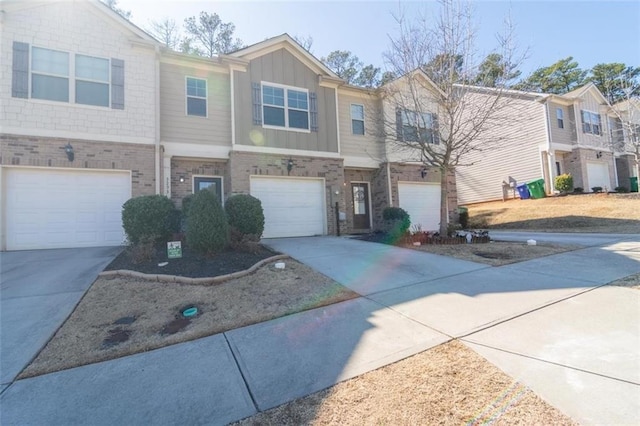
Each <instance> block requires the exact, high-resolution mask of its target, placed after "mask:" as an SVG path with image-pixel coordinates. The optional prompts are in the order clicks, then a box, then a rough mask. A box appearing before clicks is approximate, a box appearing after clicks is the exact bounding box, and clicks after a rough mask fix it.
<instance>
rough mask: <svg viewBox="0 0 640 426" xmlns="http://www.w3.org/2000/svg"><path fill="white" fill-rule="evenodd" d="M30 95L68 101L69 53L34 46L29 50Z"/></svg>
mask: <svg viewBox="0 0 640 426" xmlns="http://www.w3.org/2000/svg"><path fill="white" fill-rule="evenodd" d="M31 97H32V98H34V99H46V100H48V101H59V102H69V54H68V53H67V52H60V51H57V50H51V49H43V48H40V47H34V48H33V49H32V50H31Z"/></svg>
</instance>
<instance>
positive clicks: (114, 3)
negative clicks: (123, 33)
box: [100, 0, 131, 21]
mask: <svg viewBox="0 0 640 426" xmlns="http://www.w3.org/2000/svg"><path fill="white" fill-rule="evenodd" d="M100 1H102V3H104V4H106V5H107V6H108V7H109V9H111V10H113V11H114V12H116V13H117V14H118V15H120V16H122V17H123V18H124V19H126V20H127V21H129V20H131V11H130V10H124V9H122V8H120V7H118V0H100Z"/></svg>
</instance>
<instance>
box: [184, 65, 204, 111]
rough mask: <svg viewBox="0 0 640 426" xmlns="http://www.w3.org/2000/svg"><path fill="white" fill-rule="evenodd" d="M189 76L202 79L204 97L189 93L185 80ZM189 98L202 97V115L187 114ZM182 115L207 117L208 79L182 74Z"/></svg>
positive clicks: (186, 80)
mask: <svg viewBox="0 0 640 426" xmlns="http://www.w3.org/2000/svg"><path fill="white" fill-rule="evenodd" d="M190 78H191V79H193V80H202V81H204V93H205V96H204V98H203V97H202V96H194V95H189V92H188V88H187V82H188V81H189V79H190ZM189 98H194V99H204V106H205V114H204V115H194V114H189ZM184 115H186V116H187V117H196V118H209V80H207V79H206V78H200V77H194V76H191V75H185V76H184Z"/></svg>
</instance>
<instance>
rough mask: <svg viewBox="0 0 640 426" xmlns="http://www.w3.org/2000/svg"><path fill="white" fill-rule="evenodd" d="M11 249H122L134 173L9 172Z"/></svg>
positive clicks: (6, 172) (8, 209)
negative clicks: (124, 210) (125, 206)
mask: <svg viewBox="0 0 640 426" xmlns="http://www.w3.org/2000/svg"><path fill="white" fill-rule="evenodd" d="M4 181H5V182H4V186H5V188H6V201H5V209H6V210H5V212H6V214H5V217H6V231H7V250H27V249H44V248H65V247H99V246H116V245H120V244H122V242H123V239H124V231H123V229H122V218H121V215H122V204H124V202H125V201H127V200H128V199H129V198H130V197H131V178H130V174H129V172H98V171H89V170H51V169H36V168H33V169H28V168H24V169H20V168H6V169H5V171H4Z"/></svg>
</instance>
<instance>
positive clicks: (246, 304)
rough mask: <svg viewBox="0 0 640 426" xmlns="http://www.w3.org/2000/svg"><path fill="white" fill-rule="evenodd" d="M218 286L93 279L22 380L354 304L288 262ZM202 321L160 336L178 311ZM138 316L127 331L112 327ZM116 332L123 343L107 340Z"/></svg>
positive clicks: (348, 294) (338, 288)
mask: <svg viewBox="0 0 640 426" xmlns="http://www.w3.org/2000/svg"><path fill="white" fill-rule="evenodd" d="M285 264H286V268H285V269H275V268H274V266H273V264H269V265H266V266H263V267H262V268H260V269H259V270H258V271H257V272H256V273H254V274H252V275H248V276H245V277H242V278H238V279H234V280H230V281H227V282H224V283H222V284H217V285H190V284H176V283H160V282H153V281H144V280H141V279H135V278H124V277H122V278H120V277H119V278H111V279H109V278H106V277H100V278H98V279H97V280H96V281H95V282H94V283H93V285H92V286H91V288H90V289H89V291H88V292H87V293H86V294H85V296H84V297H83V299H82V300H81V301H80V303H79V304H78V306H77V307H76V309H75V311H74V312H73V313H72V314H71V316H70V317H69V319H68V320H67V321H66V322H65V323H64V324H63V325H62V327H61V328H60V329H59V330H58V331H57V333H56V334H55V335H54V337H53V338H52V339H51V340H50V341H49V343H47V345H46V346H45V347H44V348H43V349H42V351H41V352H40V353H39V354H38V356H37V357H36V359H35V360H34V361H33V362H32V363H31V365H29V366H28V367H27V368H26V369H25V370H24V371H23V372H22V374H21V375H20V378H25V377H31V376H36V375H40V374H45V373H49V372H53V371H58V370H63V369H67V368H72V367H76V366H79V365H85V364H90V363H94V362H98V361H105V360H108V359H113V358H119V357H122V356H125V355H130V354H133V353H138V352H144V351H148V350H151V349H156V348H160V347H163V346H167V345H172V344H176V343H180V342H185V341H188V340H193V339H198V338H200V337H205V336H210V335H212V334H216V333H221V332H223V331H227V330H232V329H235V328H239V327H243V326H246V325H250V324H255V323H258V322H262V321H267V320H270V319H273V318H278V317H281V316H284V315H288V314H291V313H294V312H300V311H304V310H307V309H312V308H316V307H320V306H325V305H329V304H332V303H337V302H340V301H343V300H347V299H352V298H354V297H357V296H358V294H357V293H354V292H352V291H351V290H348V289H347V288H345V287H343V286H342V285H340V284H338V283H336V282H335V281H333V280H331V279H329V278H327V277H326V276H324V275H322V274H320V273H318V272H315V271H313V270H312V269H310V268H308V267H306V266H304V265H302V264H300V263H298V262H296V261H294V260H292V259H289V260H286V261H285ZM189 305H196V306H197V307H198V308H199V309H200V312H201V314H200V315H198V316H197V317H196V318H195V319H193V320H192V321H191V323H190V324H188V325H187V326H186V327H185V328H184V329H183V330H181V331H178V332H177V333H175V334H162V330H163V328H164V327H165V326H166V325H167V324H169V323H170V322H172V321H173V320H175V319H176V318H177V317H179V315H180V312H181V310H182V309H183V308H185V307H187V306H189ZM126 317H135V321H134V322H133V323H131V324H115V322H116V321H117V320H119V319H122V318H126ZM110 331H111V332H115V333H117V331H120V335H123V334H127V333H128V334H129V336H128V340H126V341H124V342H122V343H119V344H115V345H113V346H108V345H104V340H105V339H107V338H108V337H109V336H110V335H112V334H113V333H110Z"/></svg>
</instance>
